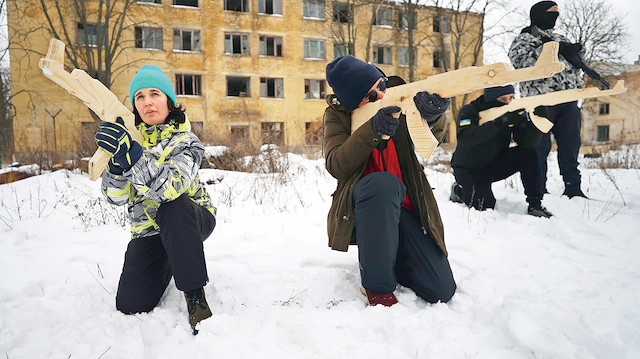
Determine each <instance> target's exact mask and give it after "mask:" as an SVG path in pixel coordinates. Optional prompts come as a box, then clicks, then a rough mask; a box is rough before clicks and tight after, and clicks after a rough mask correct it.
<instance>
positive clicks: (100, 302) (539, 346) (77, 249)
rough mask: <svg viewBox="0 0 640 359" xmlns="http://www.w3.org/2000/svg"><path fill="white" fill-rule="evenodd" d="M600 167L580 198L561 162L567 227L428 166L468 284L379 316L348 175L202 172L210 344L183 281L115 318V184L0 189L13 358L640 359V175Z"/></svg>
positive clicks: (121, 216) (47, 177)
mask: <svg viewBox="0 0 640 359" xmlns="http://www.w3.org/2000/svg"><path fill="white" fill-rule="evenodd" d="M636 153H637V152H636ZM444 157H446V156H444ZM441 158H442V153H440V154H437V155H436V156H434V157H433V158H432V160H433V159H441ZM597 161H598V159H584V160H582V162H583V164H582V165H581V170H582V173H583V190H585V191H586V192H587V195H588V196H589V197H591V198H592V199H591V200H584V199H582V198H574V199H571V200H569V199H567V198H566V197H561V196H560V193H562V190H563V187H562V181H561V177H560V175H559V173H558V167H557V162H556V158H555V153H552V155H551V156H550V157H549V169H550V171H549V183H548V188H549V190H550V192H551V194H549V195H547V196H546V197H545V200H544V204H545V205H546V206H547V208H549V210H550V211H551V212H552V213H553V214H554V217H553V218H551V219H542V218H534V217H531V216H528V215H526V203H525V201H524V195H523V193H522V192H523V189H522V184H521V183H520V180H519V177H516V176H514V177H511V178H508V179H506V180H504V181H501V182H498V183H495V184H494V185H493V188H494V191H495V194H496V198H497V199H498V205H497V207H496V209H495V210H488V211H485V212H478V211H475V210H470V209H468V208H466V207H465V206H463V205H461V204H456V203H452V202H450V201H448V195H449V187H450V185H451V183H452V181H453V176H452V175H451V173H450V172H449V171H447V169H446V166H444V165H442V164H441V163H434V164H433V165H430V166H428V168H427V177H428V178H429V180H430V182H431V185H432V186H433V187H435V194H436V198H437V200H438V204H439V207H440V211H441V214H442V217H443V221H444V224H445V230H446V242H447V247H448V250H449V260H450V262H451V266H452V269H453V273H454V276H455V279H456V281H457V284H458V291H457V292H456V294H455V295H454V297H453V298H452V300H451V301H450V302H449V303H446V304H444V303H438V304H429V303H426V302H425V301H423V300H421V299H419V298H418V297H416V295H415V294H414V293H413V292H412V291H411V290H409V289H407V288H402V287H399V288H398V289H397V290H396V295H397V297H398V300H399V304H398V305H395V306H393V307H391V308H386V307H380V306H377V307H366V306H365V304H364V297H363V296H362V295H361V294H360V292H359V285H360V278H359V272H358V261H357V248H355V247H352V248H351V249H350V250H349V252H347V253H342V252H336V251H332V250H330V249H329V248H328V247H327V236H326V216H327V212H328V209H329V206H330V199H331V196H330V195H331V193H333V191H334V189H335V184H336V182H335V180H334V179H332V178H331V177H330V176H329V175H328V173H327V172H326V171H325V169H324V163H323V161H322V160H310V159H305V158H303V157H300V156H297V155H292V154H288V155H287V157H286V163H287V164H288V167H289V171H287V172H286V173H281V174H254V173H236V172H227V171H222V170H216V169H206V170H201V173H200V175H201V179H202V180H203V181H205V182H207V183H210V184H209V185H208V190H209V192H210V194H211V195H212V197H213V200H214V203H216V204H217V206H218V224H217V227H216V229H215V231H214V232H213V235H212V236H211V237H210V238H209V239H208V240H207V241H206V242H205V254H206V259H207V266H208V272H209V277H210V283H209V284H208V285H207V286H206V287H205V290H206V294H207V298H208V301H209V304H210V305H211V307H212V311H213V317H212V318H210V319H208V320H205V321H203V322H202V323H201V325H200V334H199V335H197V336H193V335H191V333H190V329H189V325H188V322H187V314H186V306H185V303H184V299H183V297H182V293H180V292H179V291H178V290H177V289H176V288H175V285H174V284H173V283H171V284H170V285H169V288H168V289H167V291H166V293H165V296H164V298H163V299H162V301H161V302H160V304H159V306H158V307H157V308H156V309H155V310H154V311H153V312H151V313H148V314H137V315H129V316H127V315H123V314H121V313H119V312H118V311H117V310H116V309H115V299H114V297H115V292H116V289H117V284H118V278H119V275H120V271H121V268H122V262H123V258H124V252H125V249H126V246H127V242H128V238H129V230H128V223H127V219H126V211H125V209H124V208H116V207H111V206H109V205H108V204H106V203H105V202H104V200H103V199H102V197H101V194H100V190H99V182H91V181H89V179H88V177H87V175H86V174H82V173H80V172H77V171H65V170H61V171H57V172H53V173H45V174H42V175H39V176H34V177H31V178H28V179H25V180H22V181H19V182H14V183H11V184H5V185H0V238H1V239H0V355H2V354H4V355H3V356H4V357H6V358H9V359H16V358H143V357H144V358H211V357H220V358H348V357H358V358H360V357H363V358H364V357H369V358H436V357H441V358H492V359H493V358H638V357H640V307H639V306H638V303H640V290H639V286H638V283H639V282H640V278H639V277H640V261H639V260H638V256H640V240H638V233H639V231H638V224H637V222H636V221H637V220H638V218H640V192H639V191H638V190H637V188H638V186H637V184H638V182H639V180H640V172H639V171H638V169H613V168H607V169H604V170H603V169H599V168H597V167H598V166H597V165H595V164H597ZM434 169H436V170H434Z"/></svg>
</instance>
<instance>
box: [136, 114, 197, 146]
mask: <svg viewBox="0 0 640 359" xmlns="http://www.w3.org/2000/svg"><path fill="white" fill-rule="evenodd" d="M138 130H140V133H141V134H142V137H143V138H144V144H143V147H144V148H150V147H153V146H155V145H157V144H158V143H159V142H161V141H162V140H165V139H167V138H171V137H173V135H175V134H176V133H182V132H187V131H191V123H190V122H189V119H188V118H187V116H186V114H185V120H184V122H182V123H177V122H175V123H172V124H166V123H161V124H158V125H153V126H149V125H147V124H146V123H144V122H142V123H141V124H139V125H138Z"/></svg>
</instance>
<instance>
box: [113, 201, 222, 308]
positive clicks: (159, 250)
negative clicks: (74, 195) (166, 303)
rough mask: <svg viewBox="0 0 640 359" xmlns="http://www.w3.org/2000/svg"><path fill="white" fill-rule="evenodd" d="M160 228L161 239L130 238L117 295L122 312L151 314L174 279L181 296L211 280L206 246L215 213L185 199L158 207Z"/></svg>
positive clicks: (157, 219) (157, 236) (157, 218)
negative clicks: (205, 251)
mask: <svg viewBox="0 0 640 359" xmlns="http://www.w3.org/2000/svg"><path fill="white" fill-rule="evenodd" d="M156 223H157V224H158V226H159V227H160V234H159V235H155V236H151V237H145V238H137V239H132V240H131V241H130V242H129V245H128V246H127V252H126V253H125V256H124V265H123V268H122V274H121V275H120V282H119V284H118V293H117V294H116V308H117V309H118V310H119V311H121V312H123V313H127V314H129V313H140V312H149V311H151V310H153V308H155V307H156V305H158V302H159V301H160V298H162V294H163V293H164V291H165V289H166V288H167V285H168V284H169V281H170V280H171V277H172V276H174V277H175V283H176V287H178V289H179V290H181V291H189V290H193V289H197V288H201V287H203V286H204V285H205V284H207V282H208V281H209V277H208V276H207V266H206V263H205V259H204V251H203V246H202V242H203V241H204V240H205V239H207V237H209V235H211V232H213V228H214V227H215V225H216V221H215V217H214V216H213V215H212V214H211V212H209V211H208V210H207V209H206V208H204V207H201V206H199V205H198V204H196V203H195V202H193V201H192V200H191V199H190V198H189V197H188V196H187V195H186V194H184V195H182V196H180V197H178V198H177V199H176V200H174V201H171V202H167V203H163V204H161V205H160V208H159V209H158V213H157V216H156Z"/></svg>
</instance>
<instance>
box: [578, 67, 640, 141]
mask: <svg viewBox="0 0 640 359" xmlns="http://www.w3.org/2000/svg"><path fill="white" fill-rule="evenodd" d="M618 80H624V83H625V87H626V88H627V92H625V93H622V94H620V95H615V96H604V97H596V98H593V99H586V100H585V101H584V104H583V107H582V116H583V121H584V126H583V128H582V142H583V143H584V144H601V143H607V142H615V143H620V144H632V143H640V71H633V72H624V73H622V74H619V75H616V76H607V81H609V83H611V85H612V86H613V85H614V84H615V83H616V81H618Z"/></svg>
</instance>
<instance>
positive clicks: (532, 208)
mask: <svg viewBox="0 0 640 359" xmlns="http://www.w3.org/2000/svg"><path fill="white" fill-rule="evenodd" d="M527 213H529V215H531V216H534V217H542V218H551V217H552V216H553V214H551V212H549V211H548V210H547V209H546V208H545V207H544V206H543V205H541V204H540V203H538V204H530V205H529V208H527Z"/></svg>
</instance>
